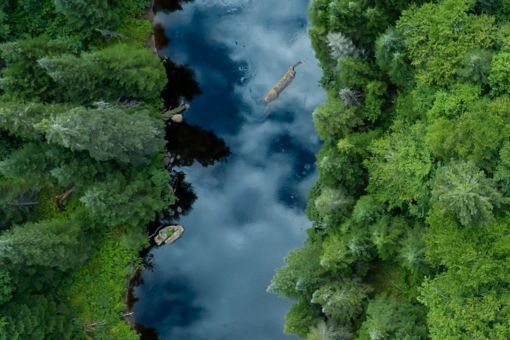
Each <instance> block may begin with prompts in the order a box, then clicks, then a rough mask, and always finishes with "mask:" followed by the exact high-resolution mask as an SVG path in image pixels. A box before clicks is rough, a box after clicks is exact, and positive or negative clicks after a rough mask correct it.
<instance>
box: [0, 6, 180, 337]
mask: <svg viewBox="0 0 510 340" xmlns="http://www.w3.org/2000/svg"><path fill="white" fill-rule="evenodd" d="M146 5H147V3H146V1H139V0H132V1H97V3H95V4H94V3H91V2H90V1H75V0H72V1H57V0H56V1H54V0H39V1H38V0H4V1H0V59H1V60H0V64H1V65H0V72H1V77H0V97H1V98H0V193H1V195H0V339H1V340H4V339H5V340H15V339H19V340H24V339H85V338H87V339H88V338H94V339H105V340H106V339H108V340H110V339H114V340H117V339H118V340H121V339H122V340H124V339H129V340H131V339H133V340H134V339H137V338H138V335H137V334H136V333H135V332H134V331H133V330H132V328H131V326H130V325H128V324H127V323H126V322H124V319H123V318H121V317H120V314H121V313H122V312H123V311H125V309H126V306H125V303H124V302H123V299H124V294H123V293H124V291H125V287H126V281H127V280H128V277H129V276H130V275H131V274H132V272H133V271H134V270H136V268H138V265H139V260H138V256H139V255H138V254H139V251H140V250H141V249H142V248H143V247H146V246H148V240H147V235H146V230H145V227H144V225H145V224H146V223H148V222H149V221H152V220H154V218H155V217H156V214H157V213H158V212H160V211H162V210H166V209H168V208H169V206H170V205H171V204H173V203H174V200H175V198H174V195H173V189H172V188H171V187H170V185H169V174H168V172H167V170H166V169H165V168H164V162H163V161H162V154H163V152H164V147H165V140H164V137H165V132H164V123H163V121H162V120H161V119H160V117H159V113H158V110H159V109H160V107H159V106H160V105H161V100H160V92H161V90H162V89H163V87H164V85H165V82H166V77H165V71H164V68H163V67H162V64H161V62H160V60H159V58H158V57H157V56H155V55H154V54H153V53H152V52H151V51H149V50H147V49H146V43H147V39H148V37H149V35H150V32H151V29H152V28H151V24H150V23H149V22H148V21H147V20H142V19H139V17H140V16H141V15H142V14H143V12H144V9H145V7H146ZM107 35H110V36H115V37H118V39H121V40H122V42H121V43H119V42H118V41H117V40H118V39H117V40H116V39H109V37H105V36H107ZM110 44H115V45H110ZM97 325H100V326H97Z"/></svg>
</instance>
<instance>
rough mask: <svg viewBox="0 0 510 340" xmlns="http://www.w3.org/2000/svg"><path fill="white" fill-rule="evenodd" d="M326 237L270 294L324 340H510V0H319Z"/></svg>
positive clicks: (315, 15)
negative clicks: (324, 93) (284, 301)
mask: <svg viewBox="0 0 510 340" xmlns="http://www.w3.org/2000/svg"><path fill="white" fill-rule="evenodd" d="M309 15H310V17H311V21H312V27H311V29H310V32H309V33H310V37H311V39H312V43H313V46H314V49H315V51H316V55H317V58H318V59H319V61H320V63H321V66H322V68H323V71H324V75H323V78H322V86H323V87H324V88H325V89H326V90H327V93H328V100H327V102H326V103H325V104H323V105H322V106H320V107H318V108H317V109H316V110H315V112H314V113H313V118H314V122H315V125H316V130H317V133H318V134H319V136H320V138H321V139H322V140H323V142H324V143H323V146H322V149H321V151H320V152H319V154H318V157H317V167H318V170H319V179H318V181H317V182H316V184H315V186H314V187H313V189H312V190H311V193H310V196H309V204H308V208H307V214H308V217H309V218H310V219H311V220H312V221H313V228H311V229H309V231H308V240H307V241H306V243H305V245H304V246H303V247H302V248H300V249H296V250H294V251H292V252H291V253H290V254H289V255H288V257H287V258H286V261H285V262H286V264H285V266H284V267H282V268H280V269H278V270H277V273H276V275H275V277H274V279H273V281H272V283H271V285H270V286H269V288H268V290H269V291H270V292H275V293H278V294H281V295H283V296H286V297H288V298H291V299H293V300H294V301H295V304H294V305H293V306H292V308H291V310H290V311H289V313H288V315H287V320H286V325H285V331H286V332H288V333H292V334H296V335H298V336H300V337H303V338H307V339H309V340H316V339H373V340H375V339H427V338H432V339H509V338H510V272H509V270H508V264H509V263H510V219H509V216H508V208H509V203H510V201H509V198H510V21H509V19H510V16H509V15H510V1H508V0H438V1H424V0H423V1H420V0H415V1H408V0H358V1H348V0H312V3H311V6H310V13H309Z"/></svg>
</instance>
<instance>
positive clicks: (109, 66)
mask: <svg viewBox="0 0 510 340" xmlns="http://www.w3.org/2000/svg"><path fill="white" fill-rule="evenodd" d="M38 64H39V67H41V68H42V69H44V70H45V71H46V72H47V74H48V75H49V76H50V77H51V79H52V80H53V81H54V82H55V83H56V84H58V85H59V90H60V91H61V92H62V94H63V96H64V98H65V99H66V101H70V102H74V103H78V104H91V103H93V102H95V101H106V102H129V101H137V102H147V103H151V104H156V103H158V101H159V97H160V95H159V91H158V90H159V89H161V88H163V87H164V85H165V83H166V76H165V73H164V70H163V68H162V67H161V62H160V60H159V58H157V57H156V56H155V55H154V54H153V53H152V52H151V51H149V50H148V49H146V48H139V49H138V48H133V47H132V46H129V45H126V44H117V45H113V46H112V47H108V48H105V49H103V50H100V51H96V52H89V53H84V54H82V55H81V56H79V57H77V56H74V55H67V54H66V55H60V56H58V57H45V58H41V59H39V60H38Z"/></svg>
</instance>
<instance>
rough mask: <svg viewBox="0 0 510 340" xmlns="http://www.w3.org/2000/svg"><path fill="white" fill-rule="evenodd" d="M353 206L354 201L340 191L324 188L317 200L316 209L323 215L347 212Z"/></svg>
mask: <svg viewBox="0 0 510 340" xmlns="http://www.w3.org/2000/svg"><path fill="white" fill-rule="evenodd" d="M351 206H352V199H351V198H350V197H349V196H347V195H346V194H345V193H344V192H342V191H341V190H339V189H332V188H323V189H322V190H321V194H320V195H319V197H317V199H316V200H315V207H316V208H317V211H318V212H319V214H322V215H328V214H334V213H342V212H346V211H348V209H349V208H350V207H351Z"/></svg>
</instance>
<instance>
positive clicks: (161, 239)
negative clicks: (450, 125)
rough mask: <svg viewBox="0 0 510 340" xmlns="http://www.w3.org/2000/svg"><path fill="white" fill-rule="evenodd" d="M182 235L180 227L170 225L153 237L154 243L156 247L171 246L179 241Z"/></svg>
mask: <svg viewBox="0 0 510 340" xmlns="http://www.w3.org/2000/svg"><path fill="white" fill-rule="evenodd" d="M182 235H184V227H183V226H182V225H179V224H178V225H171V226H167V227H163V228H161V230H160V231H159V232H158V234H157V235H156V237H154V242H156V244H157V245H158V246H160V245H162V244H163V243H165V244H172V243H174V242H175V241H177V240H178V239H180V238H181V237H182Z"/></svg>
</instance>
